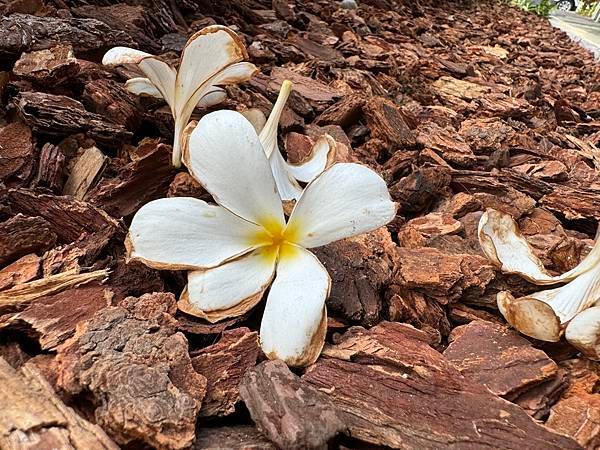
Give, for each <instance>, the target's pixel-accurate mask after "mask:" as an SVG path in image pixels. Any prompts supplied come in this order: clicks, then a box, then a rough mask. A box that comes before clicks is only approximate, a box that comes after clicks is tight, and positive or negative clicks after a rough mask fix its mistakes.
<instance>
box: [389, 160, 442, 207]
mask: <svg viewBox="0 0 600 450" xmlns="http://www.w3.org/2000/svg"><path fill="white" fill-rule="evenodd" d="M450 180H451V176H450V172H449V170H448V169H446V168H445V167H425V168H422V169H418V170H415V171H414V172H413V173H412V174H410V175H409V176H407V177H405V178H402V179H401V180H400V181H398V182H397V183H395V184H393V185H391V186H390V194H391V196H392V198H393V199H394V201H396V202H398V212H399V213H401V214H407V213H416V212H420V211H423V210H425V209H427V208H429V207H430V206H431V204H432V203H433V202H434V201H436V200H439V197H440V193H441V192H443V191H444V189H446V188H447V187H448V185H449V184H450Z"/></svg>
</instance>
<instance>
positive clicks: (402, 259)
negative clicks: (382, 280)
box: [392, 247, 496, 304]
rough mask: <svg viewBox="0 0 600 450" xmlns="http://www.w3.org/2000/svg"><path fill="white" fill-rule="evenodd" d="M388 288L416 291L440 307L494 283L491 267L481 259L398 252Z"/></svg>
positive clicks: (407, 250) (431, 251)
mask: <svg viewBox="0 0 600 450" xmlns="http://www.w3.org/2000/svg"><path fill="white" fill-rule="evenodd" d="M397 255H398V260H397V261H398V264H397V268H398V269H397V272H396V273H395V274H394V279H393V281H392V285H398V286H400V287H403V288H407V289H416V290H418V291H420V292H422V293H424V294H426V295H427V296H429V297H431V298H433V299H435V300H437V301H438V302H439V303H441V304H447V303H449V302H453V301H456V300H458V299H459V298H461V296H463V295H465V294H467V293H469V292H470V293H471V295H474V294H475V293H482V292H483V291H484V290H485V287H486V286H487V285H488V284H489V283H490V282H491V281H492V280H493V279H494V277H495V276H496V275H495V269H494V266H492V264H491V263H490V262H489V261H488V260H487V259H486V258H484V257H481V256H475V255H466V254H463V255H450V254H447V253H443V252H441V251H439V250H437V249H434V248H416V249H411V248H405V247H399V248H398V252H397Z"/></svg>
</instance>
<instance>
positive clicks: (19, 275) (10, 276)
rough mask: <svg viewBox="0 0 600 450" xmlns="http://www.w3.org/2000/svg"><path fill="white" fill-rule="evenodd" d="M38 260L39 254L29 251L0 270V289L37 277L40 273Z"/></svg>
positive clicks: (39, 259) (39, 260)
mask: <svg viewBox="0 0 600 450" xmlns="http://www.w3.org/2000/svg"><path fill="white" fill-rule="evenodd" d="M40 262H41V258H40V257H39V256H37V255H36V254H34V253H30V254H28V255H25V256H23V257H21V258H19V259H17V260H16V261H15V262H14V263H12V264H9V265H8V266H6V267H5V268H4V269H2V270H0V291H2V290H4V289H10V288H11V287H13V286H15V285H17V284H21V283H27V282H28V281H31V280H33V279H35V278H37V276H38V275H39V273H40Z"/></svg>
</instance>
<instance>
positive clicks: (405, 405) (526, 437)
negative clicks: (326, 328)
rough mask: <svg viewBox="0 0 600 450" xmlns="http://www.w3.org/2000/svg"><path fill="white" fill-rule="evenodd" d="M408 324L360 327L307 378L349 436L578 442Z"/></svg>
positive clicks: (434, 441)
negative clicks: (495, 390)
mask: <svg viewBox="0 0 600 450" xmlns="http://www.w3.org/2000/svg"><path fill="white" fill-rule="evenodd" d="M428 341H429V339H428V337H427V335H425V334H424V333H422V332H420V331H418V330H416V329H414V328H411V327H410V326H408V325H403V324H396V323H391V322H388V323H385V322H384V323H382V324H380V325H377V326H376V327H374V328H372V329H371V330H370V331H367V330H365V329H363V328H359V327H355V328H352V329H351V330H350V331H348V332H347V333H346V334H345V335H344V336H343V337H342V339H341V342H339V343H338V344H337V345H334V346H332V347H329V348H327V349H326V350H325V351H324V354H325V355H326V356H328V357H329V358H322V359H321V360H320V361H318V362H317V363H316V364H315V365H314V366H313V367H311V368H310V369H309V370H308V371H307V373H306V375H304V377H303V379H304V380H305V381H307V382H308V383H310V384H312V385H313V386H315V387H316V388H318V389H319V390H321V391H322V392H326V393H327V395H328V396H329V398H330V399H331V400H332V401H333V402H334V403H335V404H336V405H337V406H338V407H339V408H341V409H342V410H343V411H344V412H345V414H344V416H343V419H344V421H345V422H346V424H347V425H348V429H349V432H350V433H351V434H352V436H356V437H359V438H360V439H362V440H364V441H366V442H370V443H371V444H374V445H386V446H389V447H392V448H407V447H410V448H424V449H425V448H427V449H428V448H431V449H434V448H440V447H447V446H449V447H455V448H473V447H479V446H482V445H485V446H492V447H499V448H514V449H524V448H528V449H537V448H548V449H550V448H553V449H565V448H572V449H577V448H580V447H579V445H578V444H577V443H576V442H575V441H573V440H571V439H570V438H567V437H564V436H562V435H559V434H555V433H553V432H551V431H549V430H548V429H546V428H545V427H543V426H542V425H539V424H538V423H536V422H535V421H534V420H533V419H531V418H530V417H529V416H528V415H527V414H526V413H525V412H524V411H523V410H521V409H520V408H519V407H517V406H515V405H513V404H511V403H509V402H507V401H506V400H503V399H500V398H499V397H496V396H495V395H493V394H491V393H490V392H489V391H488V390H487V388H485V387H484V386H483V385H481V384H479V383H477V382H473V381H471V380H468V379H467V378H465V377H464V376H463V375H461V373H460V372H459V371H458V370H457V369H456V368H455V367H454V366H453V365H452V364H451V363H450V362H449V361H448V360H446V359H445V358H444V357H443V356H442V355H441V354H439V353H438V352H436V351H435V350H433V349H432V348H430V347H429V342H428Z"/></svg>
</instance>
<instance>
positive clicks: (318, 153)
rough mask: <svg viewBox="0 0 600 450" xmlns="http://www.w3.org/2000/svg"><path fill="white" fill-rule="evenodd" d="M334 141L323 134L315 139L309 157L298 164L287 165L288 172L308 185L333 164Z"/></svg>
mask: <svg viewBox="0 0 600 450" xmlns="http://www.w3.org/2000/svg"><path fill="white" fill-rule="evenodd" d="M335 150H336V143H335V140H334V139H333V138H332V137H331V136H329V135H328V134H325V135H323V136H321V137H320V138H319V139H317V142H315V144H314V145H313V147H312V149H311V151H310V155H308V158H306V160H305V161H302V162H301V163H299V164H292V163H287V164H288V167H287V169H288V172H289V173H290V174H291V175H292V176H293V177H294V178H295V179H296V180H299V181H302V182H304V183H310V182H311V181H312V180H314V179H315V178H316V177H317V176H318V175H319V174H320V173H321V172H323V171H324V170H325V169H326V168H327V167H328V166H330V165H331V164H332V163H333V160H334V158H335Z"/></svg>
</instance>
